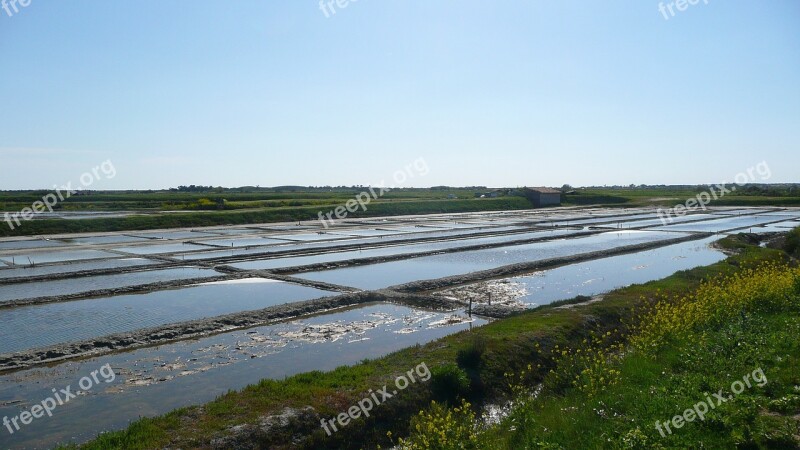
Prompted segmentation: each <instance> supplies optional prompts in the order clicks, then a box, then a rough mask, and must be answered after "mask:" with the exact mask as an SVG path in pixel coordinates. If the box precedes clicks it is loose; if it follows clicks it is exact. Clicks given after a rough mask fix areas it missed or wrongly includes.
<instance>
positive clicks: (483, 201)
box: [0, 186, 800, 236]
mask: <svg viewBox="0 0 800 450" xmlns="http://www.w3.org/2000/svg"><path fill="white" fill-rule="evenodd" d="M705 189H707V188H705V187H703V186H698V187H669V186H668V187H631V188H581V189H574V190H573V189H571V188H570V189H565V191H566V192H567V193H566V194H563V195H562V200H563V204H564V205H566V206H577V205H598V206H611V207H613V206H618V207H632V206H648V205H653V206H664V207H667V206H674V205H676V204H678V203H683V202H685V201H686V199H689V198H693V197H695V196H696V195H698V194H699V193H701V192H704V190H705ZM366 190H367V187H359V186H355V187H349V188H345V187H340V188H304V187H297V188H247V189H245V188H240V189H223V188H216V189H205V190H198V191H196V192H195V191H116V192H89V193H86V194H80V195H75V196H73V197H70V198H68V199H66V200H65V201H63V202H60V203H59V204H58V205H56V209H55V212H56V213H60V212H63V213H72V214H74V213H92V212H123V211H124V212H135V213H137V214H136V215H131V216H127V217H103V218H94V219H93V218H89V219H83V220H63V219H37V220H33V221H29V222H26V223H24V224H23V226H20V227H17V228H16V229H14V230H12V229H11V228H10V227H8V226H6V225H5V224H4V223H0V236H24V235H41V234H53V233H81V232H103V231H126V230H148V229H156V228H174V227H203V226H216V225H242V224H250V223H267V222H289V221H307V220H316V219H317V217H318V214H319V213H320V212H322V213H323V214H326V213H327V212H329V211H332V210H333V209H335V208H336V207H337V206H342V205H344V204H345V203H346V202H347V201H348V200H352V199H354V198H355V197H356V196H357V195H358V194H360V193H362V192H365V191H366ZM492 191H493V190H492V189H489V188H483V187H473V188H450V187H442V188H429V189H415V188H407V189H395V190H392V191H389V192H387V193H385V194H384V195H382V196H380V197H378V198H377V199H373V200H372V201H371V203H370V204H369V205H368V208H367V210H366V211H362V210H360V209H359V210H358V211H356V212H354V213H349V214H348V215H347V216H348V217H349V218H356V217H370V216H391V215H403V214H435V213H454V212H473V211H498V210H516V209H530V208H533V205H532V204H531V203H530V201H528V200H527V199H526V198H525V197H521V196H515V195H508V194H506V193H505V192H507V191H508V190H503V191H504V193H503V194H501V195H500V196H499V197H496V198H479V196H480V195H481V194H488V193H489V192H492ZM48 193H49V192H47V191H2V192H0V212H11V213H13V212H17V211H20V210H22V209H23V208H26V207H30V206H31V205H32V204H33V203H34V202H36V201H37V200H41V199H42V197H43V196H45V195H47V194H48ZM712 204H713V205H715V206H724V205H729V206H800V192H798V191H797V188H796V187H793V186H788V187H780V188H777V187H764V186H761V187H756V186H744V187H742V189H740V190H739V191H737V192H732V193H730V194H728V195H726V196H724V197H723V198H720V199H717V200H715V201H714V202H713V203H712ZM165 212H169V214H166V213H165Z"/></svg>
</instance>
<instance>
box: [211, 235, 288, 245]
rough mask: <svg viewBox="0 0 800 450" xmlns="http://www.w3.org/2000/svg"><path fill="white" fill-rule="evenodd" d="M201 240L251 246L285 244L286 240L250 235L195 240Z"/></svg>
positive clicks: (216, 243) (220, 243)
mask: <svg viewBox="0 0 800 450" xmlns="http://www.w3.org/2000/svg"><path fill="white" fill-rule="evenodd" d="M196 242H201V243H202V244H204V245H213V246H217V247H251V246H261V245H277V244H285V243H286V241H284V240H281V239H269V238H262V237H251V238H235V239H212V240H210V241H206V240H204V241H196Z"/></svg>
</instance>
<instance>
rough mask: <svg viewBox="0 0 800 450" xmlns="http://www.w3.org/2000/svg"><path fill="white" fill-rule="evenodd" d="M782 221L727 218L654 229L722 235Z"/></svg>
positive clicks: (772, 218)
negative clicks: (725, 232) (726, 232)
mask: <svg viewBox="0 0 800 450" xmlns="http://www.w3.org/2000/svg"><path fill="white" fill-rule="evenodd" d="M776 221H780V218H777V217H772V216H737V217H725V218H722V219H716V220H708V221H704V222H697V223H687V224H675V225H667V226H662V227H657V228H653V229H654V230H669V231H708V232H714V233H721V232H723V231H731V230H739V229H743V228H748V227H755V226H758V225H762V224H765V223H768V222H776Z"/></svg>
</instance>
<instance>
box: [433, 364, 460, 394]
mask: <svg viewBox="0 0 800 450" xmlns="http://www.w3.org/2000/svg"><path fill="white" fill-rule="evenodd" d="M431 375H432V376H431V389H432V390H433V395H434V397H435V398H437V399H439V400H441V401H453V400H455V399H457V398H458V397H464V396H465V395H466V394H467V393H468V392H469V377H468V376H467V373H466V372H464V370H463V369H461V368H460V367H458V366H456V365H455V364H445V365H443V366H439V367H436V368H434V369H433V370H431Z"/></svg>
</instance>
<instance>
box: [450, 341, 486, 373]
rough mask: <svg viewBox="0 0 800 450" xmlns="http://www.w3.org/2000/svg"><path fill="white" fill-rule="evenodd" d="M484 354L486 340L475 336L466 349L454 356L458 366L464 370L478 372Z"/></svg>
mask: <svg viewBox="0 0 800 450" xmlns="http://www.w3.org/2000/svg"><path fill="white" fill-rule="evenodd" d="M484 352H486V339H484V338H483V337H482V336H475V337H474V338H473V339H472V341H471V342H470V343H469V345H468V346H467V347H466V348H462V349H461V350H459V351H458V353H457V354H456V362H457V363H458V366H459V367H461V368H463V369H466V370H478V369H480V368H481V366H482V365H483V354H484Z"/></svg>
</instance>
